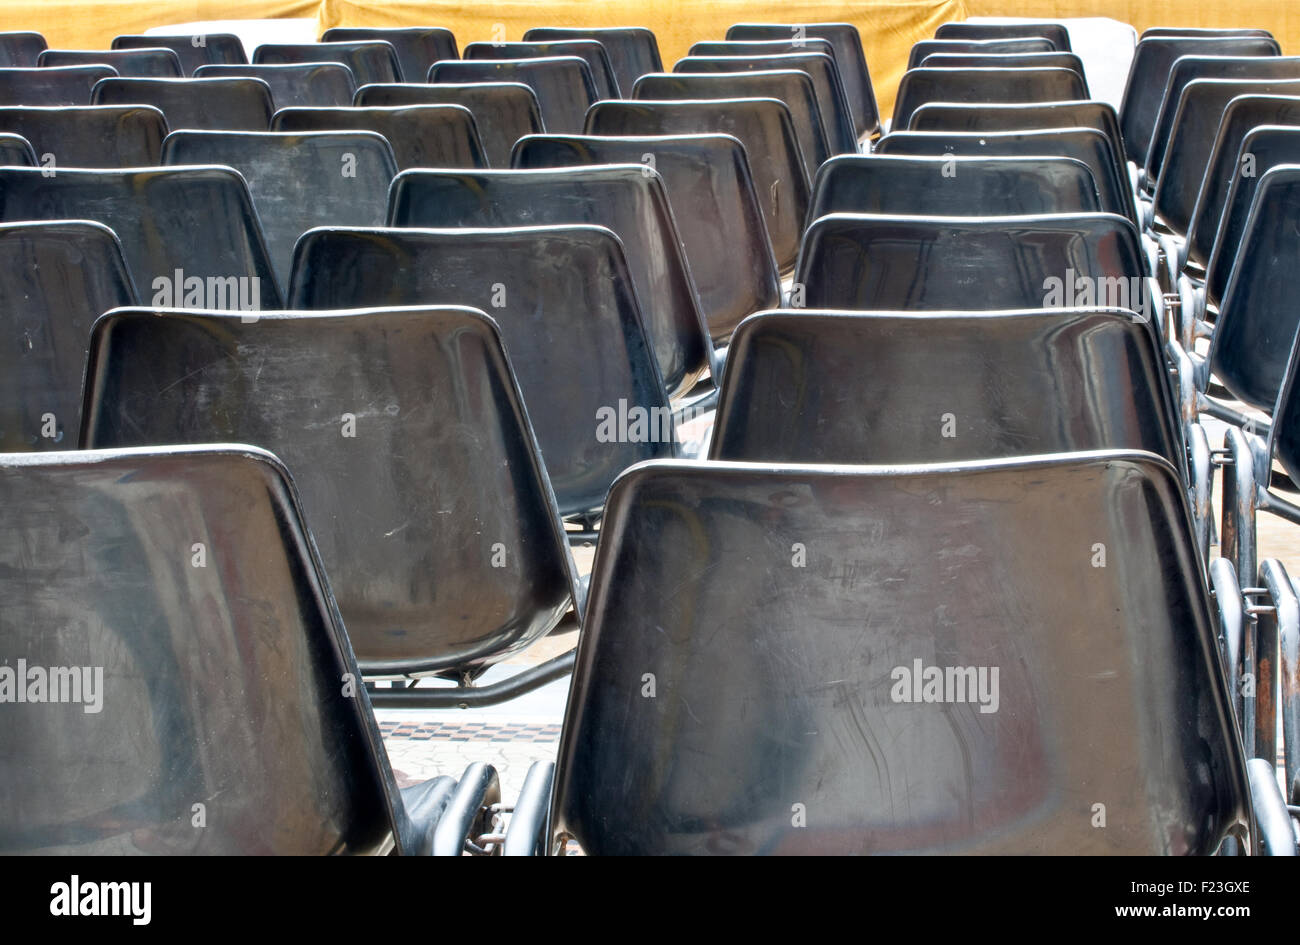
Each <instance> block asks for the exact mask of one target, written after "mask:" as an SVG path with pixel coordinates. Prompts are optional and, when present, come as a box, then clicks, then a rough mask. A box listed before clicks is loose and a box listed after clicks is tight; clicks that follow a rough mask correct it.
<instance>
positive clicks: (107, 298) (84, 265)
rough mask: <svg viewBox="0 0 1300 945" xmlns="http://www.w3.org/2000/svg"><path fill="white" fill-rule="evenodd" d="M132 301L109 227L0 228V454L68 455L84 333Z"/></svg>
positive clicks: (76, 419) (77, 413) (76, 420)
mask: <svg viewBox="0 0 1300 945" xmlns="http://www.w3.org/2000/svg"><path fill="white" fill-rule="evenodd" d="M136 301H137V300H136V294H135V288H134V286H133V285H132V283H131V277H130V276H129V275H128V274H127V271H126V263H125V261H124V260H123V259H122V249H121V247H120V246H119V245H118V242H117V238H116V237H115V236H114V235H113V232H112V231H111V230H110V229H108V227H106V226H103V225H101V224H99V223H87V222H83V221H61V222H57V223H5V224H0V326H2V327H0V332H2V333H3V335H4V337H5V338H7V339H10V341H9V342H8V343H6V344H4V345H3V346H0V453H16V452H24V451H29V450H68V449H76V447H77V432H78V430H79V429H80V427H81V376H82V372H83V371H84V370H85V367H86V351H87V349H88V348H89V343H90V327H91V325H93V324H94V323H95V319H97V318H99V316H100V315H103V314H104V313H105V312H107V311H108V310H109V309H111V308H116V307H117V306H119V305H134V304H135V303H136Z"/></svg>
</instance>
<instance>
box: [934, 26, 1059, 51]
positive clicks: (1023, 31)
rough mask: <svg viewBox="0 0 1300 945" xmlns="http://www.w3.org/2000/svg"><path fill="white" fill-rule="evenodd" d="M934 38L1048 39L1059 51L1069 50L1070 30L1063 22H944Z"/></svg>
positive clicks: (935, 32)
mask: <svg viewBox="0 0 1300 945" xmlns="http://www.w3.org/2000/svg"><path fill="white" fill-rule="evenodd" d="M934 36H935V39H976V40H978V39H1035V38H1037V37H1040V36H1041V37H1043V38H1045V39H1049V40H1051V42H1052V45H1053V46H1055V47H1056V48H1057V49H1059V50H1060V51H1061V52H1069V51H1070V30H1069V29H1068V28H1067V27H1066V25H1065V24H1064V23H944V24H942V25H941V26H940V27H939V28H938V29H936V30H935V31H934Z"/></svg>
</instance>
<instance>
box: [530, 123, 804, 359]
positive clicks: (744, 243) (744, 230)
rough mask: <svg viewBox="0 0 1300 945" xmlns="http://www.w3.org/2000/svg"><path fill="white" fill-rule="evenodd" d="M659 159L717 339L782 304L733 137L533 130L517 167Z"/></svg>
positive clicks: (702, 302) (739, 149) (777, 279)
mask: <svg viewBox="0 0 1300 945" xmlns="http://www.w3.org/2000/svg"><path fill="white" fill-rule="evenodd" d="M650 161H653V162H654V168H655V170H656V171H658V173H659V176H660V177H662V178H663V181H664V187H665V189H666V190H667V193H668V203H669V204H670V205H671V206H672V211H673V217H674V218H675V219H676V221H677V232H678V235H679V236H680V237H681V240H682V245H683V247H684V248H685V250H686V258H687V260H689V262H690V268H691V273H692V275H693V276H694V277H695V287H696V289H697V290H698V292H699V298H700V309H701V311H702V312H703V313H704V317H705V320H706V321H707V322H708V325H709V332H710V334H711V335H712V336H713V340H714V342H715V343H721V342H725V341H726V340H727V338H729V337H730V335H731V332H732V330H733V329H734V328H735V327H736V325H737V324H739V322H740V320H741V319H743V318H745V317H746V316H747V315H752V314H753V313H754V312H757V311H759V310H761V309H764V308H771V307H773V306H775V305H778V304H779V303H780V298H781V282H780V277H779V275H778V274H777V268H776V259H775V258H774V257H773V255H772V244H771V241H770V240H769V239H768V236H767V225H766V224H765V223H764V222H763V211H762V209H761V208H760V206H759V199H758V193H757V191H756V190H755V188H754V179H753V176H752V174H751V173H750V170H749V160H748V158H747V157H746V156H745V148H744V145H742V144H741V143H740V142H739V141H738V140H737V139H735V138H733V137H731V136H730V135H675V136H666V137H658V138H646V137H639V138H602V137H594V136H580V135H573V136H558V135H533V136H530V137H526V138H522V139H520V141H519V143H518V144H516V145H515V152H514V159H513V166H515V167H522V168H543V167H572V166H577V165H585V164H635V163H643V164H644V163H648V162H650Z"/></svg>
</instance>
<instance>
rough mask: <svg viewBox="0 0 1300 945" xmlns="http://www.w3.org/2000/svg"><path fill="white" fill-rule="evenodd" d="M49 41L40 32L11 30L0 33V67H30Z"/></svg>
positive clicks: (46, 47)
mask: <svg viewBox="0 0 1300 945" xmlns="http://www.w3.org/2000/svg"><path fill="white" fill-rule="evenodd" d="M48 48H49V43H47V42H46V41H45V37H44V36H42V35H41V34H40V33H32V32H25V31H23V30H12V31H7V32H3V33H0V68H3V69H11V68H14V67H18V68H31V67H34V66H35V65H36V60H37V58H38V57H39V56H40V54H41V53H43V52H44V51H45V50H46V49H48Z"/></svg>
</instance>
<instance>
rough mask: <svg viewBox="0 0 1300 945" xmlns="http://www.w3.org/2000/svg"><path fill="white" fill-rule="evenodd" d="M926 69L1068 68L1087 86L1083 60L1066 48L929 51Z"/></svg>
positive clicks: (922, 62) (925, 60) (925, 63)
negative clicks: (1055, 49) (963, 51)
mask: <svg viewBox="0 0 1300 945" xmlns="http://www.w3.org/2000/svg"><path fill="white" fill-rule="evenodd" d="M921 65H922V66H924V67H925V68H927V69H1069V70H1070V71H1071V72H1077V73H1078V74H1079V78H1080V79H1082V80H1083V87H1084V89H1085V90H1086V89H1087V88H1088V77H1087V74H1086V73H1085V72H1084V68H1083V60H1082V59H1080V58H1079V57H1078V56H1076V55H1075V54H1074V53H1068V52H1050V53H1048V52H1033V53H932V54H930V55H929V56H926V57H925V59H923V60H922V61H921Z"/></svg>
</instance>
